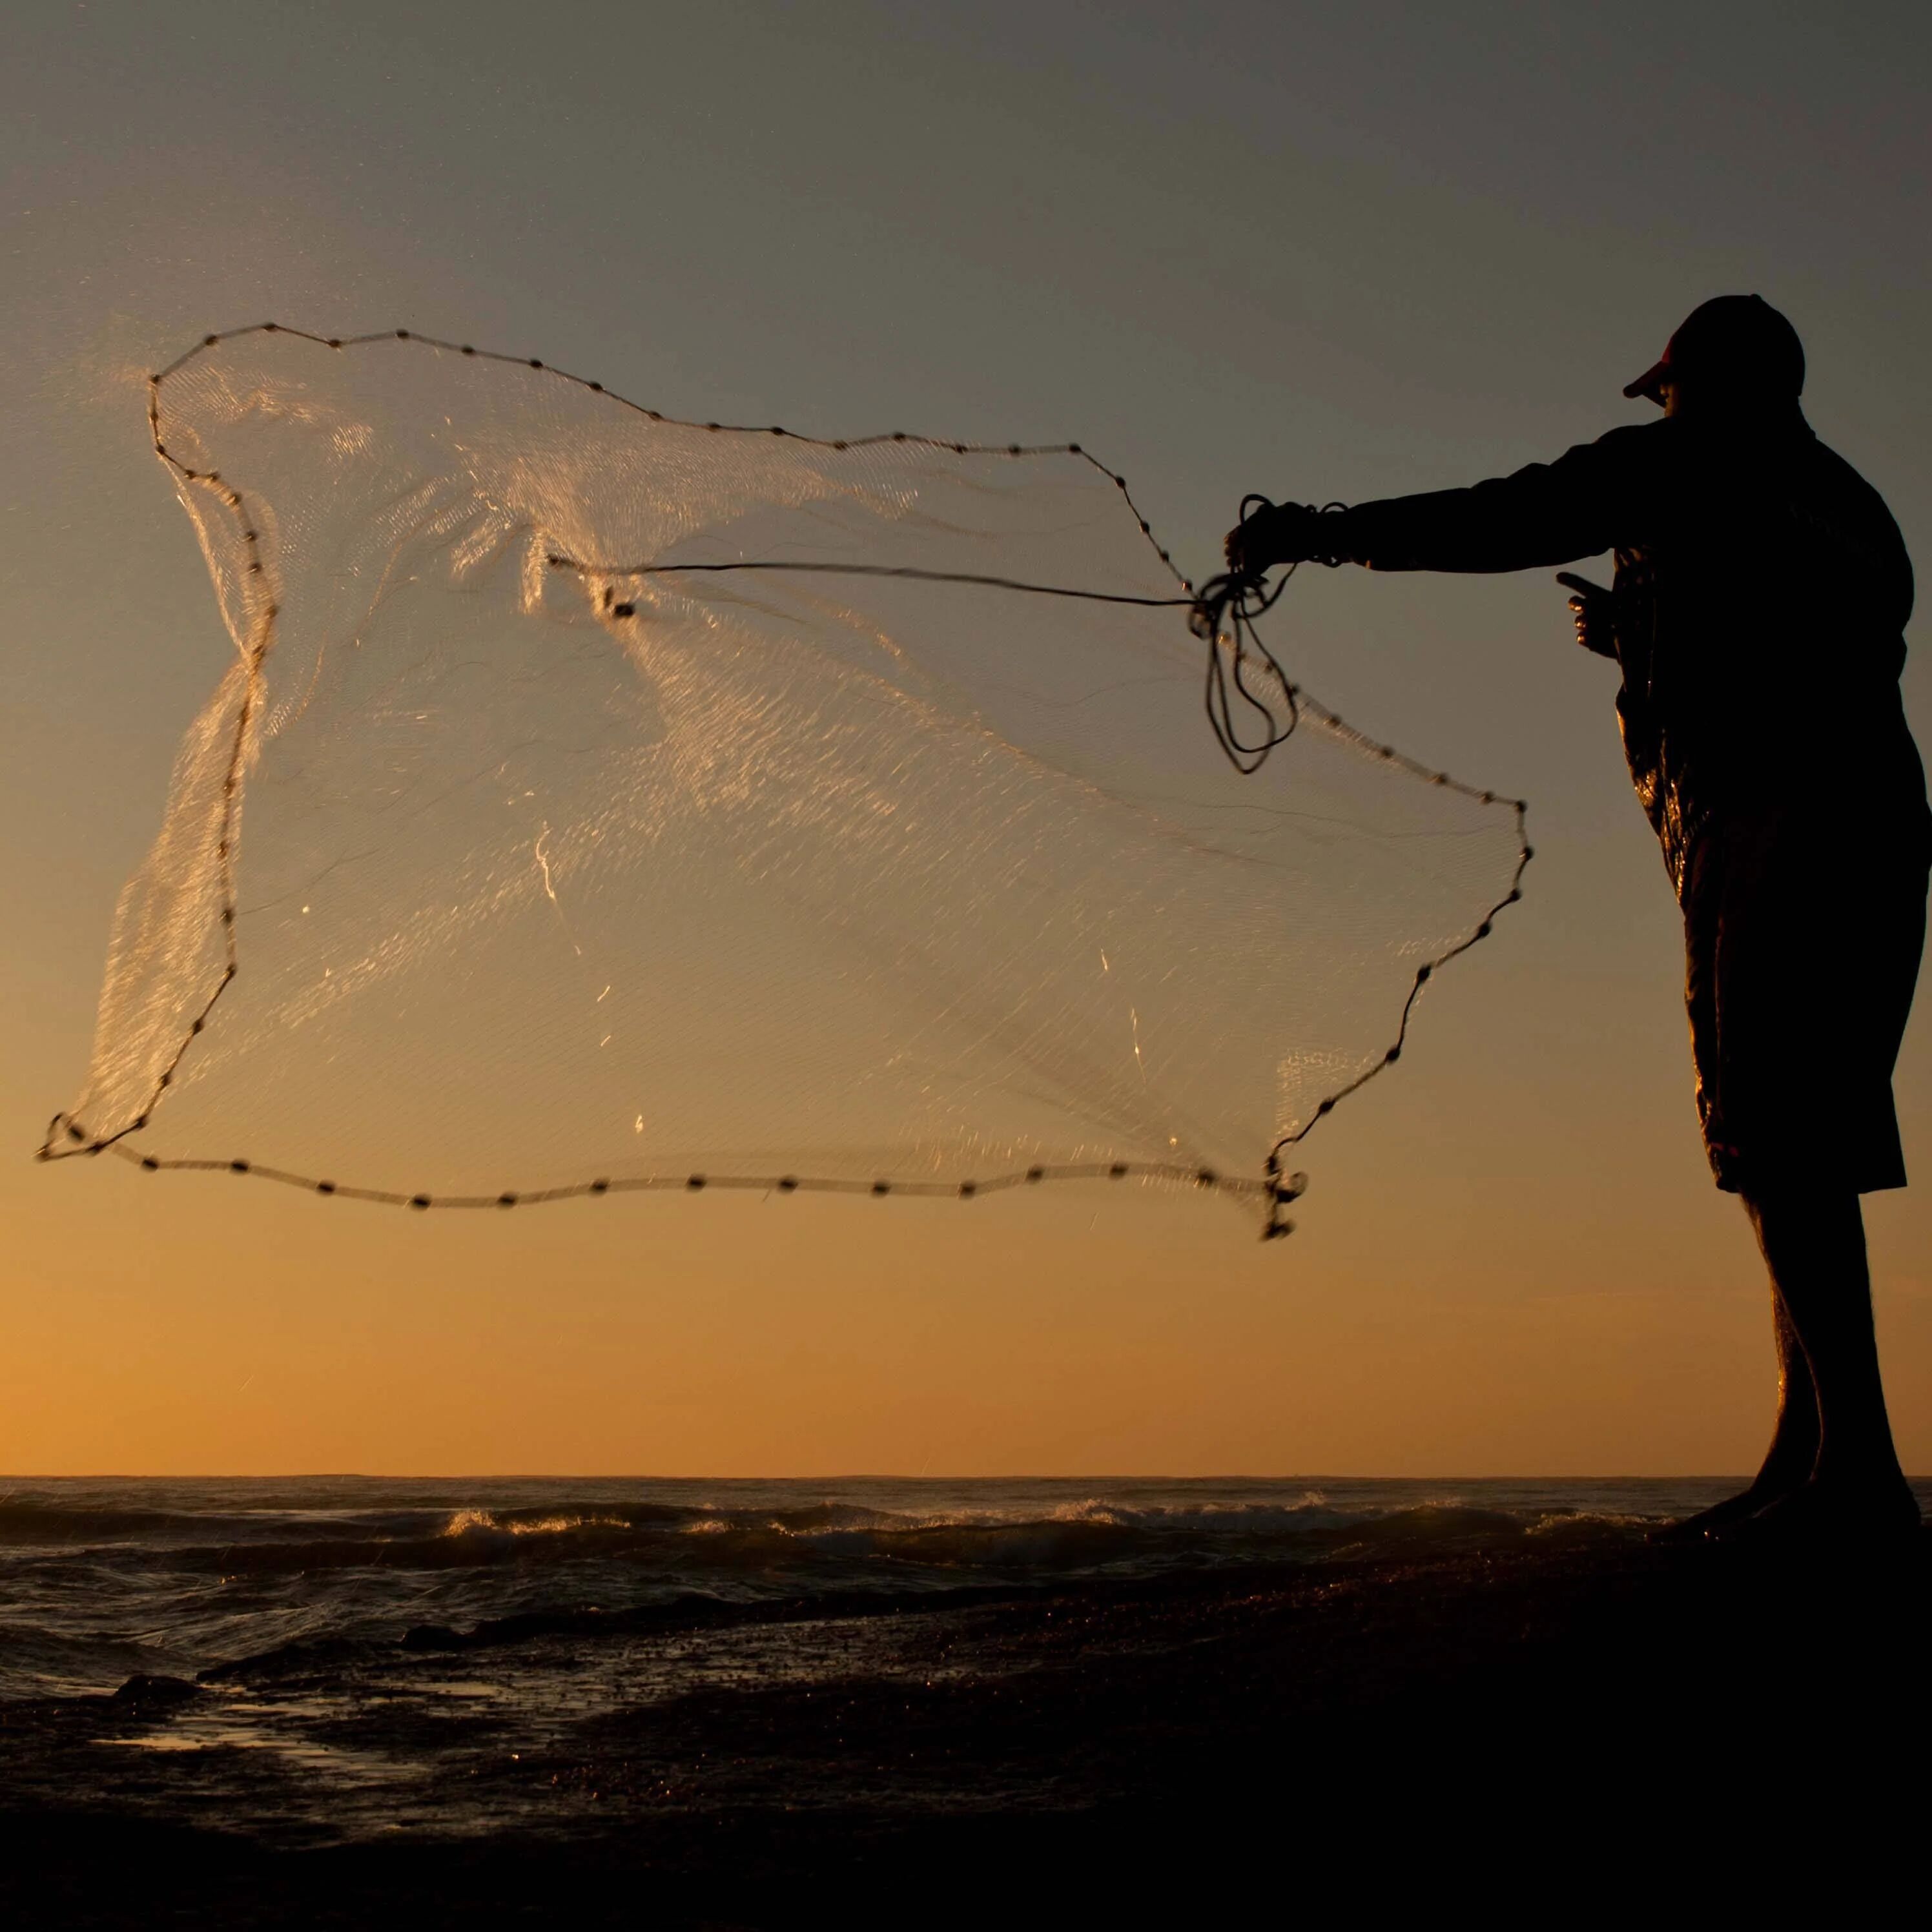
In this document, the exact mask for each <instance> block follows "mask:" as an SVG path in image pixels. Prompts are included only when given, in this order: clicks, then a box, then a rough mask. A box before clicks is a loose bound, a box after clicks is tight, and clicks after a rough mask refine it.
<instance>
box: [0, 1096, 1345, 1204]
mask: <svg viewBox="0 0 1932 1932" xmlns="http://www.w3.org/2000/svg"><path fill="white" fill-rule="evenodd" d="M136 1131H138V1130H137V1129H136V1128H135V1127H124V1128H123V1129H122V1130H121V1132H120V1133H118V1134H116V1135H114V1136H110V1137H107V1138H104V1139H94V1138H92V1136H89V1133H88V1132H87V1130H86V1128H85V1127H83V1126H82V1125H81V1124H80V1122H79V1121H75V1120H74V1119H72V1118H70V1117H68V1116H67V1115H55V1118H54V1120H53V1121H52V1124H51V1125H50V1126H49V1129H48V1132H47V1139H46V1142H45V1143H43V1145H42V1146H41V1148H40V1151H39V1152H38V1154H37V1156H36V1158H37V1159H38V1160H43V1161H58V1160H77V1159H81V1158H91V1157H93V1156H95V1155H98V1154H113V1155H114V1156H115V1157H117V1158H118V1159H119V1160H124V1161H125V1162H127V1163H128V1164H129V1165H130V1166H133V1167H137V1168H139V1169H142V1170H143V1171H144V1172H147V1173H149V1174H169V1173H172V1174H233V1175H242V1176H245V1177H247V1178H250V1179H253V1180H257V1181H274V1182H275V1183H277V1184H278V1185H280V1186H281V1187H295V1188H299V1189H301V1190H302V1191H303V1192H304V1193H311V1194H320V1195H321V1196H324V1197H325V1198H326V1199H333V1200H341V1201H363V1202H369V1203H371V1204H372V1205H375V1206H377V1207H384V1208H414V1209H416V1210H417V1211H426V1210H428V1209H429V1208H534V1207H541V1206H542V1205H544V1204H545V1203H547V1202H553V1201H579V1200H589V1199H595V1198H597V1197H598V1196H603V1195H606V1194H670V1193H679V1194H697V1193H703V1192H704V1191H705V1190H707V1189H709V1188H714V1187H717V1188H724V1189H726V1190H736V1191H738V1192H739V1193H762V1194H847V1195H865V1196H871V1197H873V1198H874V1199H885V1198H886V1197H887V1196H907V1197H910V1199H915V1200H932V1201H937V1200H948V1201H974V1200H977V1199H980V1197H981V1196H983V1195H988V1194H1001V1193H1007V1192H1009V1191H1010V1190H1013V1189H1014V1188H1019V1187H1038V1186H1041V1185H1043V1184H1045V1183H1046V1182H1048V1181H1164V1182H1169V1183H1172V1184H1175V1185H1176V1186H1180V1187H1196V1188H1199V1189H1201V1190H1203V1191H1205V1192H1208V1193H1219V1194H1225V1195H1229V1196H1233V1197H1235V1199H1243V1200H1262V1199H1265V1200H1266V1201H1267V1202H1268V1204H1269V1207H1270V1209H1271V1218H1274V1217H1275V1216H1277V1215H1278V1213H1279V1211H1280V1208H1283V1207H1284V1206H1286V1205H1287V1204H1288V1203H1289V1202H1292V1201H1296V1200H1298V1199H1300V1198H1301V1195H1302V1194H1303V1193H1304V1191H1305V1190H1306V1189H1307V1184H1308V1177H1307V1175H1305V1174H1296V1175H1289V1176H1288V1177H1287V1178H1286V1179H1283V1178H1280V1177H1279V1176H1271V1177H1269V1178H1264V1179H1261V1180H1256V1179H1253V1178H1250V1177H1248V1176H1246V1175H1230V1174H1223V1172H1221V1171H1220V1169H1217V1168H1213V1167H1205V1166H1198V1165H1196V1166H1190V1165H1187V1163H1182V1162H1178V1161H1127V1160H1115V1161H1083V1162H1058V1163H1056V1162H1036V1163H1034V1164H1033V1165H1032V1166H1028V1167H1025V1168H1015V1169H1011V1170H1010V1171H1009V1172H1006V1173H1003V1174H995V1175H989V1177H988V1178H986V1179H985V1180H983V1181H980V1180H968V1181H919V1180H901V1179H895V1178H889V1177H886V1178H880V1179H877V1180H873V1181H859V1180H852V1179H840V1178H832V1177H830V1176H826V1175H797V1174H778V1175H748V1174H713V1173H712V1172H709V1170H706V1171H704V1172H697V1173H693V1172H689V1171H686V1172H683V1173H681V1174H658V1175H610V1176H601V1175H600V1176H599V1177H598V1178H596V1179H595V1180H593V1181H571V1182H568V1183H566V1184H564V1185H562V1186H560V1187H533V1188H505V1189H503V1190H500V1191H499V1193H494V1194H438V1193H431V1192H429V1191H427V1190H422V1191H419V1192H417V1193H399V1192H398V1191H396V1190H392V1189H389V1188H380V1187H356V1186H354V1185H352V1184H348V1183H345V1182H338V1181H328V1180H323V1179H320V1178H317V1177H315V1176H313V1175H305V1174H295V1173H292V1172H290V1171H289V1170H288V1169H286V1168H279V1167H271V1166H266V1165H264V1164H263V1163H261V1162H259V1161H252V1160H208V1159H204V1158H199V1157H167V1156H163V1155H159V1154H140V1153H138V1152H136V1151H135V1150H134V1149H133V1148H130V1147H129V1146H128V1145H127V1136H128V1135H130V1134H131V1133H135V1132H136ZM63 1139H65V1140H66V1141H68V1142H69V1143H70V1145H65V1146H62V1145H60V1142H62V1140H63ZM1284 1232H1285V1230H1284Z"/></svg>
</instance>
